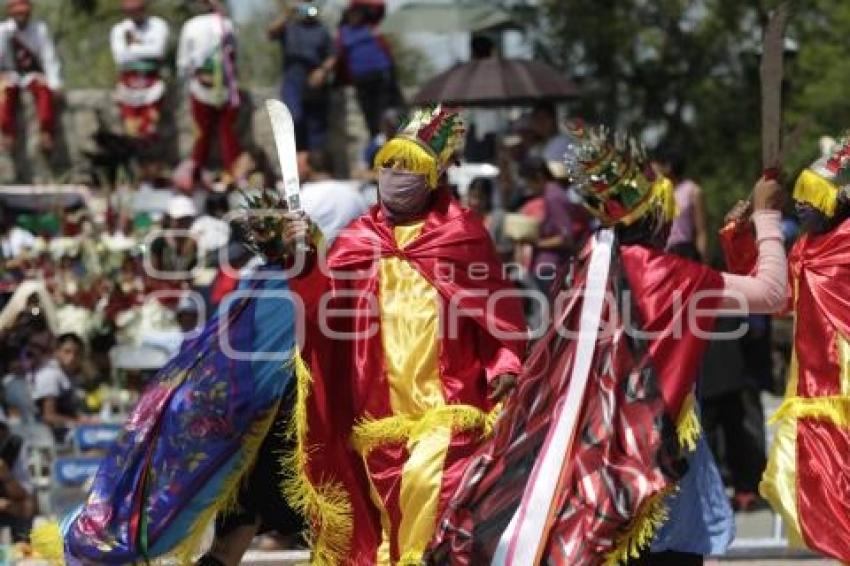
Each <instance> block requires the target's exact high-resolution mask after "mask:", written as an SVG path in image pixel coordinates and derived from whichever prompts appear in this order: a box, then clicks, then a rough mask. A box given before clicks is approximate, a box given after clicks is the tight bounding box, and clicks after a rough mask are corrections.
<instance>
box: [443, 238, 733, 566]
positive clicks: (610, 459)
mask: <svg viewBox="0 0 850 566" xmlns="http://www.w3.org/2000/svg"><path fill="white" fill-rule="evenodd" d="M592 245H593V242H591V244H589V247H590V246H592ZM589 255H590V251H589V250H587V249H586V250H585V251H584V253H583V254H582V255H581V256H580V258H579V261H578V265H577V268H576V270H575V275H574V278H573V281H572V282H571V287H572V288H574V289H579V290H584V289H586V287H587V277H588V256H589ZM722 284H723V283H722V279H721V277H720V275H719V274H718V273H716V272H714V271H712V270H710V269H708V268H706V267H704V266H701V265H698V264H696V263H693V262H690V261H688V260H685V259H683V258H679V257H674V256H670V255H668V254H665V253H663V252H660V251H658V250H652V249H649V248H644V247H641V246H615V247H614V252H613V260H612V264H611V268H610V271H609V274H608V279H607V284H606V288H607V290H608V292H609V293H610V296H611V297H614V298H616V300H608V301H606V302H605V304H604V306H603V308H602V319H601V327H602V328H603V329H607V330H605V331H601V332H600V333H599V337H598V339H597V340H596V343H595V348H594V349H593V352H592V362H591V368H590V373H589V381H588V385H587V389H586V391H585V394H584V397H583V400H582V404H581V410H580V416H579V420H578V426H577V429H576V434H575V437H574V440H573V443H572V445H571V446H570V448H569V450H568V451H567V453H566V454H565V455H564V465H563V468H562V473H561V476H560V477H559V480H558V484H557V489H556V491H555V496H554V501H553V504H552V507H551V509H550V511H549V513H548V516H547V517H545V523H546V525H547V526H546V530H545V532H544V533H542V535H541V538H542V540H544V541H546V542H545V544H544V545H543V552H542V555H541V556H538V561H539V562H540V563H547V564H553V565H572V564H582V565H588V566H593V565H596V564H603V563H606V562H607V563H612V564H613V563H617V562H618V561H620V560H622V559H624V558H627V557H628V556H629V555H632V556H634V555H636V554H637V552H638V550H639V549H640V548H642V547H644V546H646V545H648V544H649V543H650V541H651V540H652V537H653V535H654V533H655V530H656V529H657V527H658V526H659V525H660V524H661V523H662V522H663V520H664V514H663V499H664V498H665V496H666V495H667V494H668V493H669V492H670V491H671V490H672V489H673V488H674V487H675V483H676V481H677V480H678V479H679V478H681V477H682V475H683V474H684V472H685V471H686V465H685V461H684V459H683V458H682V455H683V452H682V449H683V446H686V447H692V446H694V444H693V441H694V440H695V437H696V435H697V434H698V427H697V426H695V424H694V415H693V410H692V405H691V403H690V401H689V400H690V399H692V397H689V392H690V391H691V390H692V389H693V385H694V381H695V379H696V375H697V364H698V362H699V359H700V357H701V355H702V352H703V350H704V347H705V343H704V340H703V339H701V338H699V337H698V336H697V335H696V334H695V333H694V332H692V330H693V328H692V325H690V324H687V318H688V313H689V312H693V304H694V303H695V302H696V300H697V296H698V295H697V294H698V292H700V291H718V290H720V289H722ZM567 289H568V288H567V287H566V286H565V289H563V290H561V292H560V293H559V294H558V296H557V300H556V308H555V312H554V319H553V321H552V322H553V324H552V327H551V328H550V330H549V331H548V333H547V334H546V335H545V336H544V337H543V338H542V339H541V340H540V341H539V342H538V343H537V344H536V346H535V348H534V349H533V351H532V354H531V356H530V357H529V359H528V361H527V362H526V365H525V369H524V372H523V374H522V376H521V377H520V380H519V387H518V389H517V391H516V392H515V394H514V395H513V396H512V397H511V398H510V400H509V401H508V403H507V405H506V408H505V412H504V413H503V415H502V417H501V418H500V420H499V421H498V423H497V424H496V428H495V431H494V435H493V437H492V439H491V440H490V441H488V442H487V443H486V444H485V445H484V446H483V447H482V448H481V449H480V450H479V452H478V454H477V455H476V456H475V457H473V459H472V461H471V464H470V466H469V467H468V468H467V470H466V473H465V475H464V478H463V480H462V481H461V485H460V488H459V489H458V490H457V492H456V493H455V494H454V496H453V498H452V500H451V502H450V504H449V507H448V511H447V512H446V513H445V515H444V516H443V518H442V520H441V523H440V526H439V529H438V532H437V534H436V536H435V538H434V539H433V540H432V546H431V551H430V555H429V556H428V561H429V563H432V564H458V565H467V564H488V563H491V561H493V563H498V564H502V563H509V562H504V561H502V560H501V559H498V557H497V559H496V560H494V556H496V553H497V548H498V547H499V543H500V539H501V538H502V537H503V534H504V533H505V532H506V530H507V529H509V525H510V524H511V522H512V521H516V520H517V518H516V517H515V515H516V514H517V510H518V508H519V507H520V505H521V502H522V501H523V497H524V493H525V492H526V490H527V488H528V487H529V486H530V482H529V478H530V477H532V476H533V474H534V471H535V466H536V465H537V462H538V460H539V459H540V458H541V454H542V453H543V452H544V451H545V450H546V443H547V437H548V436H549V433H550V430H551V429H552V428H553V427H554V426H555V422H554V420H555V419H554V417H553V415H555V414H557V412H558V409H559V407H560V406H561V405H562V404H563V403H564V402H565V397H566V393H567V390H568V388H569V385H570V370H571V369H572V367H573V366H574V365H575V364H576V363H577V355H576V354H577V342H578V340H576V339H575V336H576V331H577V329H578V327H579V323H580V321H579V318H580V314H581V311H582V309H581V304H582V301H583V296H582V293H572V294H570V293H569V292H568V291H567ZM627 291H628V292H627ZM709 295H710V296H708V297H705V298H703V299H701V300H699V307H700V308H701V309H705V310H712V309H713V308H714V307H716V305H717V304H719V293H717V292H713V293H709ZM628 296H631V302H628V301H626V302H624V301H623V298H624V297H628ZM624 305H625V307H624ZM629 305H630V306H629ZM696 322H697V324H696V327H697V328H699V329H700V330H702V331H708V330H710V329H711V328H712V327H713V323H714V320H713V315H707V316H703V317H701V318H699V320H697V321H696ZM636 329H640V330H642V331H644V332H653V333H654V334H641V333H640V332H636ZM530 513H547V510H546V509H542V510H537V509H533V510H531V511H530Z"/></svg>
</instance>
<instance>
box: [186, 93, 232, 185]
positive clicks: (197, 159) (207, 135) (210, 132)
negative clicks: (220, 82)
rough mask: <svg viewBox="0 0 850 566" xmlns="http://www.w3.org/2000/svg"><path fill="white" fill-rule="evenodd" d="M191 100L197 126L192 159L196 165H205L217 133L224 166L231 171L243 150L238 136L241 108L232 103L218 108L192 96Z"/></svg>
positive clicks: (193, 116)
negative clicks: (238, 118)
mask: <svg viewBox="0 0 850 566" xmlns="http://www.w3.org/2000/svg"><path fill="white" fill-rule="evenodd" d="M191 101H192V118H193V119H194V120H195V127H196V128H197V131H196V134H195V135H196V138H195V148H194V149H193V150H192V161H193V162H194V163H195V166H196V167H199V168H200V167H203V165H204V164H205V163H206V161H207V158H208V157H209V154H210V148H211V147H212V141H213V137H214V136H215V135H216V134H217V135H218V140H219V144H220V145H221V158H222V160H223V161H224V167H225V168H226V169H227V170H228V171H229V170H230V169H231V167H232V166H233V164H234V163H235V162H236V159H237V158H238V157H239V153H240V152H241V149H240V147H239V138H238V137H237V136H236V118H237V117H238V115H239V108H238V107H234V106H232V105H230V104H225V105H224V106H222V107H220V108H217V107H215V106H210V105H208V104H204V103H203V102H200V101H199V100H197V99H195V97H192V98H191Z"/></svg>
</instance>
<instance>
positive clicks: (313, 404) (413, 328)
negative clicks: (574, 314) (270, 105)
mask: <svg viewBox="0 0 850 566" xmlns="http://www.w3.org/2000/svg"><path fill="white" fill-rule="evenodd" d="M461 132H462V129H461V128H460V123H459V118H458V116H457V114H456V113H455V112H453V111H450V110H446V109H442V108H440V107H437V108H433V109H426V110H423V111H419V112H416V113H415V114H414V115H413V117H412V118H411V120H410V121H409V122H408V123H407V124H406V125H405V126H404V127H403V128H402V130H401V132H400V133H399V135H398V136H397V137H396V138H394V139H393V140H391V141H390V142H388V143H387V145H386V146H385V147H384V148H383V149H382V151H381V152H380V153H379V154H378V156H377V157H376V167H377V168H379V195H380V204H379V205H378V206H376V207H374V208H373V209H372V210H371V211H370V212H369V213H368V214H367V215H365V216H363V217H361V218H360V219H358V220H356V221H355V222H354V223H353V224H352V225H351V226H349V227H348V228H347V229H346V230H345V231H343V232H342V233H341V234H340V236H339V237H338V239H337V241H336V242H335V244H334V246H333V248H332V249H331V251H330V252H329V254H328V258H327V262H326V263H327V265H326V266H324V265H322V262H319V265H318V266H317V267H316V268H315V269H313V270H312V272H311V273H310V274H309V275H307V276H305V277H302V278H301V280H300V281H299V282H298V283H296V285H297V290H299V291H300V292H301V293H302V297H303V298H304V300H305V303H306V305H307V306H308V312H309V313H310V315H311V316H310V317H308V318H309V320H310V322H309V327H310V328H309V329H308V330H309V332H308V340H307V345H306V347H305V359H306V361H307V365H308V366H309V367H310V370H311V372H312V383H309V380H308V378H306V376H303V377H305V379H302V380H300V381H299V399H298V406H299V407H300V413H298V414H297V419H298V420H299V421H298V423H297V424H298V426H297V430H298V434H299V437H298V444H299V450H298V451H297V452H296V453H295V455H294V456H293V458H294V461H292V462H291V465H292V467H293V469H294V470H295V471H296V475H295V477H293V478H292V480H293V481H291V482H290V484H289V485H288V488H289V493H290V499H291V501H292V502H293V503H294V504H295V505H296V506H297V507H299V508H301V509H303V510H304V512H305V514H306V515H307V516H308V517H309V518H310V521H311V524H312V527H313V529H312V530H313V533H312V540H313V550H314V560H315V561H316V562H318V563H347V564H358V565H359V564H363V565H366V564H376V563H378V564H390V563H392V564H419V563H420V562H421V559H422V554H423V553H424V551H425V548H426V547H427V545H428V541H429V540H430V539H431V537H432V535H433V532H434V530H435V528H436V526H437V518H438V517H439V515H440V514H441V513H442V512H443V510H444V509H445V503H446V501H447V499H448V496H449V495H450V494H451V493H452V492H453V491H454V490H455V488H456V486H457V482H458V480H459V479H460V476H461V474H462V473H463V470H464V468H465V465H466V462H467V459H468V457H469V456H470V455H471V454H473V453H474V452H475V450H476V448H477V447H478V446H479V445H480V443H481V441H482V440H483V438H484V437H486V435H487V434H488V433H489V431H490V428H491V420H492V418H493V416H494V415H495V409H496V406H497V401H498V400H499V399H500V398H501V397H503V396H504V394H505V393H506V392H507V391H508V390H509V389H510V388H511V387H512V385H513V384H514V383H515V376H516V374H517V373H518V372H519V371H520V368H521V361H520V360H521V356H522V355H523V354H524V350H525V339H526V327H525V322H524V320H523V317H522V313H521V308H520V301H519V298H518V297H517V296H516V294H515V292H514V290H513V288H512V286H511V285H510V284H509V283H508V282H507V281H506V280H505V279H504V278H503V275H502V271H503V270H502V266H501V264H500V263H499V261H498V260H497V258H496V254H495V251H494V249H493V245H492V242H491V240H490V238H489V235H488V233H487V231H486V229H485V228H484V227H483V225H482V223H481V220H480V219H479V218H478V217H477V216H475V214H474V213H472V212H470V211H468V210H465V209H463V208H461V207H460V205H459V204H458V202H457V201H456V200H455V199H454V198H452V196H451V195H450V193H449V191H448V189H447V188H446V187H443V186H442V185H441V184H440V178H441V176H442V173H443V171H444V170H445V167H446V166H447V165H448V163H449V162H450V158H451V155H452V154H453V152H454V143H455V142H456V140H457V139H458V137H459V135H460V133H461ZM302 373H303V372H302Z"/></svg>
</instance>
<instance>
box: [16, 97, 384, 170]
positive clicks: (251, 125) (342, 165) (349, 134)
mask: <svg viewBox="0 0 850 566" xmlns="http://www.w3.org/2000/svg"><path fill="white" fill-rule="evenodd" d="M275 95H276V89H254V90H251V91H250V92H244V93H243V96H242V98H243V112H242V115H241V117H240V126H239V129H240V137H241V138H242V139H243V143H244V144H246V145H247V144H249V143H251V142H254V143H256V144H258V145H259V146H260V147H262V148H263V149H264V150H265V151H266V152H267V153H268V154H269V156H271V157H272V162H273V163H275V166H276V167H277V157H276V153H275V149H274V140H273V138H272V134H271V128H270V126H269V121H268V118H267V116H266V113H265V109H264V107H263V101H264V100H266V99H267V98H270V97H273V96H275ZM168 100H169V103H168V104H167V105H166V110H165V111H164V116H163V126H164V132H163V133H164V135H163V138H164V145H165V147H164V148H163V153H164V154H165V155H167V156H168V161H169V162H170V163H171V164H172V165H173V164H176V163H177V162H178V161H179V160H180V158H181V157H184V156H186V155H187V154H188V153H189V151H190V150H191V146H192V136H193V134H192V129H193V126H192V122H191V118H190V115H189V112H188V104H187V100H186V97H185V95H182V94H181V93H177V92H171V93H169V98H168ZM21 101H22V104H21V112H20V114H21V115H20V116H19V119H18V122H19V131H20V133H19V135H18V140H17V143H16V144H15V147H14V148H13V150H12V152H11V153H10V154H0V183H19V184H20V183H25V184H30V183H37V184H45V183H84V184H85V183H89V182H90V181H91V172H90V167H89V162H88V160H87V159H86V155H85V154H86V152H92V151H94V150H95V149H96V146H95V143H94V140H93V139H92V136H93V134H94V133H95V132H96V130H97V129H98V123H99V121H103V123H105V124H106V126H107V127H108V128H109V129H110V130H111V131H113V132H116V133H119V132H120V131H121V123H120V120H119V116H118V112H117V108H116V106H115V104H114V103H113V100H112V93H111V92H110V91H106V90H94V89H92V90H74V91H69V92H66V93H65V94H64V97H63V100H62V102H61V107H62V111H61V123H60V126H59V132H57V140H56V141H57V147H56V150H55V151H54V152H53V154H52V155H51V156H50V158H49V159H48V158H46V157H45V156H44V155H42V154H41V152H40V151H39V149H38V128H37V125H36V122H35V118H34V109H33V105H32V101H31V98H30V97H29V95H28V93H24V94H23V95H22V97H21ZM330 123H331V129H332V131H331V136H330V140H329V147H328V150H329V153H330V155H331V158H332V162H333V166H334V171H335V173H336V174H337V175H338V176H340V177H344V176H346V175H347V174H348V173H349V164H354V163H356V160H357V157H358V155H359V153H360V151H361V149H362V147H363V146H364V145H365V142H366V138H367V133H366V131H365V124H364V123H363V120H362V117H361V115H360V112H359V110H358V108H357V104H356V101H355V97H354V95H353V93H352V92H351V91H350V90H348V89H346V90H338V91H335V92H334V94H333V101H332V104H331V119H330Z"/></svg>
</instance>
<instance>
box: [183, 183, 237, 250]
mask: <svg viewBox="0 0 850 566" xmlns="http://www.w3.org/2000/svg"><path fill="white" fill-rule="evenodd" d="M205 209H206V210H205V213H204V214H203V215H201V216H199V217H198V218H197V219H195V220H194V221H193V222H192V225H191V226H190V227H189V232H190V233H191V234H192V236H193V237H194V238H195V241H196V242H197V243H198V256H199V257H203V258H206V259H210V260H215V258H214V257H210V256H214V255H216V252H218V250H219V249H221V248H223V247H224V246H226V245H227V243H228V242H229V241H230V225H229V224H228V223H227V222H226V221H225V220H224V217H225V216H227V213H228V212H229V210H230V205H229V204H228V201H227V195H225V194H224V193H214V192H211V193H209V194H207V198H206V203H205Z"/></svg>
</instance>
